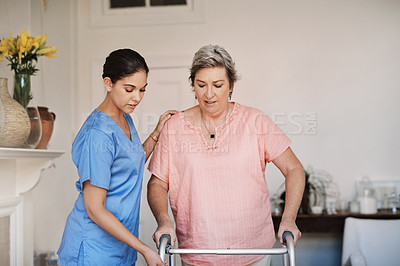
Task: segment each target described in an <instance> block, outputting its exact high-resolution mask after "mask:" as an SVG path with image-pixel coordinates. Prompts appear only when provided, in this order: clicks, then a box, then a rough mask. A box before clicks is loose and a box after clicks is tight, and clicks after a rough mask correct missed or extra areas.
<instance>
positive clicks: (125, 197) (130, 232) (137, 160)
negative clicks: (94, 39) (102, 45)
mask: <svg viewBox="0 0 400 266" xmlns="http://www.w3.org/2000/svg"><path fill="white" fill-rule="evenodd" d="M148 72H149V69H148V67H147V64H146V62H145V60H144V58H143V57H142V56H141V55H140V54H138V53H137V52H135V51H133V50H131V49H120V50H116V51H113V52H112V53H111V54H110V55H109V56H108V57H107V58H106V62H105V64H104V66H103V80H104V86H105V88H106V89H107V95H106V97H105V99H104V101H103V102H102V103H101V104H100V105H99V107H97V108H96V110H94V111H93V112H92V113H91V114H90V115H89V117H88V118H87V120H86V121H85V122H84V124H83V125H82V128H81V129H80V131H79V133H78V134H77V136H76V138H75V140H74V143H73V145H72V160H73V162H74V163H75V165H76V167H77V169H78V174H79V180H78V181H77V182H76V188H77V190H78V191H79V192H80V193H79V196H78V199H77V200H76V202H75V206H74V208H73V210H72V212H71V213H70V215H69V216H68V219H67V223H66V226H65V230H64V234H63V238H62V242H61V245H60V249H59V250H58V255H59V260H58V264H60V265H62V266H68V265H107V266H109V265H134V264H135V262H136V260H137V251H139V252H140V253H141V254H142V255H143V257H144V258H145V260H146V262H147V264H148V265H164V264H163V263H162V261H161V259H160V257H159V256H158V254H157V253H156V252H154V251H153V250H152V249H151V248H150V247H148V246H146V245H145V244H144V243H143V242H141V241H140V240H139V239H138V238H137V237H138V229H139V208H140V195H141V190H142V178H143V171H144V164H145V161H146V160H147V158H148V157H149V156H150V154H151V153H152V152H153V149H154V146H155V144H156V142H157V139H158V136H159V134H160V132H161V129H162V128H163V126H164V123H165V122H166V121H167V120H168V119H169V117H170V116H171V115H173V114H174V113H175V111H167V112H165V113H164V114H163V115H161V117H160V120H159V122H158V124H157V127H156V129H155V130H154V132H152V133H151V134H150V136H149V137H148V138H147V140H146V141H145V142H144V143H143V145H142V143H141V142H140V139H139V136H138V134H137V132H136V129H135V126H134V124H133V121H132V118H131V117H130V115H129V114H130V113H132V112H133V111H134V110H135V108H136V106H137V105H138V104H139V103H140V101H141V100H142V98H143V96H144V93H145V90H146V87H147V74H148Z"/></svg>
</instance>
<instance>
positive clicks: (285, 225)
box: [278, 219, 301, 246]
mask: <svg viewBox="0 0 400 266" xmlns="http://www.w3.org/2000/svg"><path fill="white" fill-rule="evenodd" d="M285 231H289V232H291V233H292V234H293V237H294V246H296V245H297V241H298V240H299V239H300V237H301V232H300V230H299V229H298V228H297V225H296V223H295V222H294V221H293V222H291V221H286V220H284V219H282V221H281V224H280V225H279V230H278V238H279V241H280V242H281V244H282V245H284V242H283V238H282V235H283V233H284V232H285Z"/></svg>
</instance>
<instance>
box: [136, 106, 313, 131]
mask: <svg viewBox="0 0 400 266" xmlns="http://www.w3.org/2000/svg"><path fill="white" fill-rule="evenodd" d="M160 115H161V114H158V113H147V112H146V113H143V114H142V115H140V116H138V115H137V114H133V115H132V117H133V119H134V121H135V125H136V130H137V131H138V133H139V134H141V135H146V136H147V135H148V134H150V133H151V132H153V130H154V129H155V127H156V126H157V123H158V119H159V117H160ZM267 116H269V117H270V118H271V119H272V121H274V122H275V124H276V125H277V126H278V127H279V128H281V129H282V131H283V132H284V133H285V134H286V135H287V136H294V135H316V134H317V133H318V116H317V112H306V113H300V112H279V113H271V114H267ZM258 119H259V117H255V119H254V120H253V121H251V120H250V121H246V126H247V125H248V127H249V128H252V126H251V124H252V123H257V121H258ZM258 122H259V121H258ZM248 130H250V129H248ZM236 131H237V129H236V128H233V127H231V128H229V133H230V134H235V132H236ZM248 133H256V134H259V132H251V130H250V131H248Z"/></svg>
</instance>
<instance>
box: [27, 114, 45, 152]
mask: <svg viewBox="0 0 400 266" xmlns="http://www.w3.org/2000/svg"><path fill="white" fill-rule="evenodd" d="M26 112H27V113H28V116H29V120H30V121H31V131H30V133H29V136H28V139H27V140H26V141H25V143H24V144H23V148H28V149H34V148H36V147H37V146H38V144H39V142H40V139H41V138H42V121H41V119H40V114H39V110H38V108H37V107H31V106H30V107H27V108H26Z"/></svg>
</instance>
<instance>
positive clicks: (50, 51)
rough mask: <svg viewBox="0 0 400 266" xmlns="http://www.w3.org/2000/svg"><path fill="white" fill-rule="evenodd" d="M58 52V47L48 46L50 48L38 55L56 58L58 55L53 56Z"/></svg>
mask: <svg viewBox="0 0 400 266" xmlns="http://www.w3.org/2000/svg"><path fill="white" fill-rule="evenodd" d="M56 52H58V50H57V49H56V47H55V46H54V45H51V46H48V47H45V48H43V49H40V50H38V51H37V54H40V55H44V56H47V57H55V56H56V55H54V56H53V54H54V53H56Z"/></svg>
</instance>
